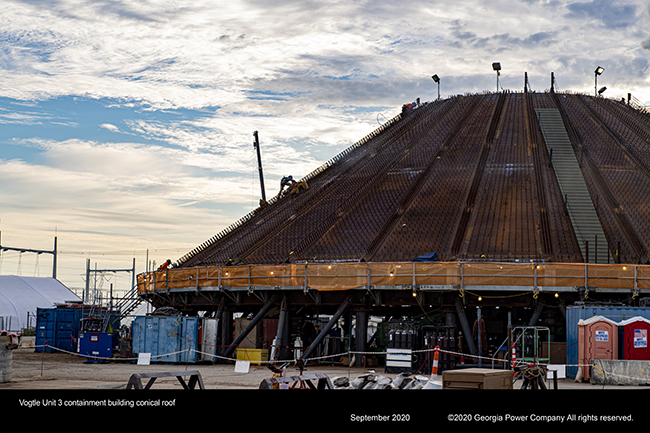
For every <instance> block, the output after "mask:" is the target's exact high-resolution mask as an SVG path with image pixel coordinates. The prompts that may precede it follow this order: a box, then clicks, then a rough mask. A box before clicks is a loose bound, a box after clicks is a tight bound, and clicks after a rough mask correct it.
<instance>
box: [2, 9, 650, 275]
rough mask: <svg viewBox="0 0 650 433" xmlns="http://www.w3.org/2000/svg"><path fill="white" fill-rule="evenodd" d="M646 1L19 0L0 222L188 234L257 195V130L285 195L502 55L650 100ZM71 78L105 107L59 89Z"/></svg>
mask: <svg viewBox="0 0 650 433" xmlns="http://www.w3.org/2000/svg"><path fill="white" fill-rule="evenodd" d="M649 16H650V9H648V6H647V4H646V2H645V1H643V0H616V1H613V2H606V1H604V0H584V1H572V0H521V1H511V0H495V1H492V2H489V3H486V2H479V1H476V0H459V1H456V2H442V1H413V2H407V3H396V2H390V1H372V2H371V1H357V2H348V1H338V2H321V1H315V0H312V1H306V2H288V1H278V2H268V1H261V0H259V1H254V0H248V1H246V0H235V1H229V2H219V3H215V2H213V1H210V0H197V1H194V2H192V3H187V4H183V3H181V4H179V3H178V2H126V1H90V0H54V1H52V0H36V1H34V0H30V1H26V0H25V1H21V0H7V1H5V2H4V3H3V13H2V14H1V15H0V83H1V84H2V85H0V98H5V99H6V100H9V101H11V102H12V104H4V105H0V128H3V132H4V134H3V138H2V140H4V143H10V144H12V146H11V150H12V152H13V153H12V156H5V155H4V154H0V158H4V159H0V181H1V182H3V183H2V184H3V185H9V187H5V188H3V189H2V190H1V191H0V200H2V203H3V204H4V206H3V208H2V209H0V220H1V221H2V224H3V227H4V230H3V238H5V236H11V235H10V234H8V232H10V231H11V230H10V228H15V229H17V230H19V231H21V232H26V231H30V233H31V234H32V235H33V236H36V235H43V234H44V233H48V234H49V233H50V232H51V230H52V227H53V226H58V227H59V229H60V230H61V232H62V233H65V237H66V238H68V241H69V242H71V243H72V239H74V245H75V247H74V249H75V251H77V250H78V251H85V250H89V249H95V250H99V249H108V250H120V251H123V250H125V249H126V250H129V249H131V248H133V249H135V248H139V249H143V248H149V247H152V248H154V245H155V246H161V250H164V251H165V253H164V255H165V256H166V255H167V252H169V251H173V249H174V248H177V247H175V246H176V245H183V246H184V247H188V249H189V247H192V246H194V245H195V244H196V242H201V241H203V240H204V239H206V238H208V237H209V236H211V235H213V234H214V233H215V232H217V231H219V230H220V229H221V228H222V227H224V226H226V225H228V224H230V223H231V222H232V221H233V220H234V219H236V218H238V217H239V216H242V215H243V214H244V213H246V212H248V211H249V210H250V209H251V207H252V206H254V204H255V202H256V201H257V197H258V195H259V192H258V189H259V184H258V180H257V177H256V176H257V161H256V159H255V154H254V151H253V147H252V142H253V136H252V133H253V131H255V130H257V131H259V133H260V141H261V146H262V147H261V149H262V159H263V164H264V173H265V179H266V189H267V193H268V195H271V194H275V193H276V192H277V190H278V189H279V184H278V183H277V182H278V181H279V178H280V177H281V176H284V175H288V174H291V175H293V176H294V177H300V176H304V175H306V174H307V173H309V172H310V171H311V170H313V169H315V168H316V167H318V166H319V165H320V164H322V163H323V162H324V161H326V160H328V159H330V158H331V157H333V156H335V154H336V153H338V152H339V151H341V150H343V149H344V148H346V147H347V146H349V145H351V144H352V143H353V142H355V141H357V140H359V139H361V138H362V137H363V136H365V135H366V134H368V133H369V132H371V131H372V130H373V129H374V128H376V127H377V126H378V123H379V122H378V119H381V120H382V121H383V120H385V118H391V117H393V116H394V115H396V114H397V113H398V111H399V108H400V107H401V105H402V104H404V103H407V102H411V101H413V100H414V99H415V98H418V97H420V98H422V100H425V101H426V100H431V99H434V98H435V97H436V93H437V89H436V86H435V84H434V83H433V82H432V80H431V78H430V77H431V75H432V74H434V73H436V74H438V75H439V76H440V77H441V79H442V81H441V93H442V96H443V97H446V96H447V95H454V94H459V93H466V92H481V91H484V90H493V89H494V84H495V77H494V72H493V71H492V68H491V64H492V62H495V61H499V62H501V64H502V66H503V71H502V76H501V85H502V86H503V87H504V88H510V89H513V90H520V89H522V88H523V75H524V72H528V76H529V80H530V82H531V85H532V86H533V88H534V89H535V90H540V91H541V90H544V89H546V88H548V87H549V86H550V73H551V72H554V73H555V76H556V79H557V83H558V86H559V88H560V89H561V90H574V91H584V92H591V91H592V89H593V70H594V68H595V66H597V65H601V66H603V67H605V69H606V72H605V74H603V76H602V77H601V78H600V79H599V83H601V82H602V83H603V85H606V86H607V87H608V93H609V95H610V96H611V97H617V98H620V97H621V96H626V95H627V93H628V92H632V93H633V95H634V96H635V97H636V98H638V99H639V100H641V101H642V102H644V103H646V104H649V105H650V82H649V79H648V62H649V61H650V49H648V46H649V42H648V41H649V40H650V39H649V38H650V32H648V30H647V29H648V28H650V18H649ZM70 97H72V98H80V99H83V100H92V101H96V102H97V103H96V104H95V105H93V106H92V107H91V108H92V109H95V108H97V111H98V112H97V113H92V112H89V113H86V112H84V113H76V112H74V110H75V109H76V108H75V107H73V108H70V107H69V106H68V107H65V108H61V111H59V110H57V109H56V108H55V107H56V106H57V98H60V99H64V98H70ZM48 100H51V101H53V102H52V104H51V105H48V108H47V109H40V107H39V102H42V101H48ZM18 103H23V105H19V104H18ZM84 107H86V106H84ZM98 107H99V108H98ZM27 126H29V127H30V128H29V129H28V128H27ZM21 127H23V129H20V128H21ZM93 134H95V135H93ZM7 203H8V204H9V205H6V204H7ZM188 228H190V229H188ZM27 241H34V238H26V242H27ZM89 243H91V244H92V245H93V246H92V248H89V247H88V246H87V245H88V244H89ZM127 245H128V248H123V246H127ZM163 246H164V248H163ZM184 252H185V251H182V252H181V253H179V254H176V255H175V257H174V254H171V255H172V257H171V258H172V259H174V258H176V257H179V256H180V255H182V254H183V253H184ZM161 254H163V253H161ZM166 258H168V257H164V259H166ZM3 272H4V271H3Z"/></svg>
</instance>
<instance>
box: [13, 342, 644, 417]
mask: <svg viewBox="0 0 650 433" xmlns="http://www.w3.org/2000/svg"><path fill="white" fill-rule="evenodd" d="M193 370H197V371H199V373H200V374H201V378H202V380H203V384H204V388H205V390H206V391H204V390H198V391H194V390H193V391H184V390H183V388H182V385H181V384H180V382H179V381H178V379H176V378H175V377H164V378H158V379H156V381H155V383H154V384H153V386H152V388H151V389H150V390H146V391H121V390H125V388H126V387H127V384H128V382H129V378H130V377H131V375H133V374H135V373H160V372H186V371H193ZM367 372H368V370H367V369H364V368H361V367H345V366H329V365H317V364H314V365H309V364H308V365H307V367H306V369H305V370H304V371H303V372H302V373H303V375H311V374H316V373H319V374H324V375H327V377H329V378H330V380H331V381H332V382H334V381H335V380H336V379H337V378H348V379H349V380H354V379H355V378H358V377H359V376H362V375H363V374H365V373H367ZM299 374H300V371H298V370H297V369H296V368H295V367H294V366H291V367H289V368H287V370H286V375H287V376H297V375H299ZM376 374H378V375H383V376H387V377H389V378H391V380H394V379H395V378H397V376H398V375H397V374H387V373H385V372H384V369H383V367H379V368H377V369H376ZM272 375H273V372H272V371H271V370H270V369H269V368H267V367H266V366H260V365H254V364H251V365H250V368H249V369H248V371H246V372H237V371H235V365H234V364H188V365H179V364H174V365H171V364H161V363H152V364H150V365H137V364H136V363H128V362H124V361H111V362H108V363H93V362H87V361H86V360H85V359H83V358H80V357H79V356H78V355H74V354H69V353H37V352H35V351H34V349H33V348H18V349H16V350H13V351H12V366H11V379H10V380H9V381H8V382H3V383H0V404H1V405H2V407H3V410H4V411H6V412H5V413H6V414H7V415H8V414H10V413H11V414H12V416H15V417H18V416H20V417H21V418H23V419H33V420H34V421H36V420H38V419H39V418H38V417H39V414H40V413H41V412H42V410H43V409H47V410H48V412H47V413H48V414H49V413H50V409H52V411H51V414H52V415H53V416H55V417H56V416H59V417H61V416H63V415H64V414H65V415H68V414H69V415H70V416H71V417H73V418H74V419H80V417H83V416H88V417H89V418H90V419H95V420H97V419H100V418H97V417H96V414H97V412H98V411H102V412H101V415H103V414H104V413H105V412H104V411H107V413H108V414H110V415H111V416H114V415H117V412H116V411H119V413H124V412H127V411H131V410H137V411H138V414H144V416H137V417H129V420H130V421H129V425H131V426H132V425H134V424H133V423H134V422H135V421H134V420H138V422H140V421H143V423H144V424H143V425H144V426H147V427H149V428H150V427H151V425H152V424H151V423H152V422H153V421H154V420H161V422H162V425H163V426H165V423H166V422H168V421H166V420H168V417H169V416H176V414H186V416H187V414H197V415H196V416H193V418H192V420H193V424H195V419H198V418H200V417H203V418H205V417H206V416H207V417H214V419H218V420H225V419H228V420H230V419H236V420H237V421H238V425H239V426H246V427H247V428H250V427H253V426H259V427H260V428H266V427H268V426H269V425H270V424H269V420H276V422H277V421H278V420H285V421H286V420H291V421H292V422H293V423H295V425H301V426H306V425H309V426H312V425H314V423H317V424H318V423H325V424H326V425H328V426H330V427H332V426H334V425H336V426H348V427H359V426H363V427H368V426H371V428H373V429H376V427H378V425H377V424H385V422H390V424H394V423H398V424H402V426H403V425H404V424H415V425H432V423H433V424H436V425H441V424H445V423H446V424H449V423H452V424H458V423H459V422H461V424H466V425H465V426H464V427H469V425H467V424H474V426H476V424H494V423H497V422H499V423H500V422H507V421H508V418H507V417H511V416H514V415H517V416H520V417H523V418H524V419H526V420H527V421H529V422H535V423H539V422H541V418H539V417H538V415H536V414H539V413H545V414H552V415H553V416H557V419H561V417H565V418H566V417H567V416H568V415H569V414H572V415H571V416H574V419H573V420H572V422H571V424H575V425H574V427H573V428H583V427H585V424H584V423H585V422H587V421H582V422H580V421H581V420H580V419H578V420H576V418H575V416H580V417H583V418H582V419H586V418H585V417H595V418H589V419H593V420H595V419H597V417H598V416H601V415H603V414H605V415H608V416H609V415H611V416H617V417H625V418H624V420H623V424H624V425H625V426H627V427H629V426H630V424H632V422H634V423H636V422H638V421H642V420H643V422H646V420H647V416H646V414H645V409H644V408H643V407H641V406H638V407H634V406H631V405H630V403H628V402H633V401H636V402H638V401H639V400H638V398H637V397H636V396H637V395H639V394H638V392H637V391H631V392H627V393H626V392H620V391H612V392H609V393H608V392H607V391H604V392H605V394H603V390H614V389H615V390H624V389H637V390H639V389H650V387H627V386H602V385H590V384H589V383H576V382H575V381H573V380H570V379H560V380H558V390H557V391H556V390H553V388H552V383H551V381H549V382H548V383H547V386H548V387H549V390H545V391H542V390H537V391H534V390H526V391H524V390H520V387H521V384H520V383H519V382H515V385H514V387H513V391H489V390H486V391H478V392H471V391H462V390H461V391H446V390H442V391H435V390H431V391H427V390H417V391H415V390H414V391H404V390H399V391H390V392H382V391H365V390H362V391H352V392H345V391H338V390H334V391H312V392H310V391H307V393H305V392H302V393H301V392H298V391H295V392H294V391H270V392H268V391H267V392H265V391H256V390H258V389H259V388H260V384H261V383H262V382H263V381H264V380H265V379H269V378H271V377H272ZM184 379H185V380H188V379H189V377H184ZM147 382H148V379H142V384H143V385H146V383H147ZM314 382H316V381H314ZM515 390H516V391H515ZM573 390H577V393H576V392H573ZM583 391H586V392H583ZM513 392H514V393H515V394H513ZM619 397H620V398H619ZM596 400H598V401H600V400H608V401H617V402H618V405H617V406H613V405H612V404H611V403H608V404H607V408H606V410H605V409H602V408H601V409H598V410H597V409H595V407H596V406H594V404H593V402H594V401H596ZM97 405H99V407H98V406H97ZM155 410H159V412H156V414H158V413H160V414H161V416H160V417H158V416H156V417H152V416H146V414H151V413H153V412H152V411H155ZM172 410H173V411H172ZM42 413H46V412H42ZM199 415H200V416H199ZM24 417H27V418H24ZM30 417H31V418H30ZM532 417H537V418H535V419H533V418H532ZM43 418H44V417H43ZM504 420H505V421H504ZM565 421H566V420H565ZM214 422H215V421H212V422H211V423H210V425H213V424H214ZM553 422H554V423H559V422H560V421H557V420H556V421H553ZM271 424H272V423H271ZM509 424H510V425H511V426H512V423H509ZM517 425H518V426H521V425H523V422H518V423H517ZM545 425H546V426H547V427H551V426H550V425H549V424H545ZM608 425H612V423H608ZM213 426H214V425H213ZM450 427H458V425H456V426H450ZM587 427H588V425H587Z"/></svg>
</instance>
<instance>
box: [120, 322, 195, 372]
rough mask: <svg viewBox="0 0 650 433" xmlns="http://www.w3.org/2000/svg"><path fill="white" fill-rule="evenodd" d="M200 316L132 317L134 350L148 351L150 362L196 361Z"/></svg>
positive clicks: (137, 352)
mask: <svg viewBox="0 0 650 433" xmlns="http://www.w3.org/2000/svg"><path fill="white" fill-rule="evenodd" d="M199 320H200V319H199V318H198V317H184V316H138V317H136V318H135V319H134V320H133V325H132V326H133V330H132V332H133V353H135V354H140V353H150V354H151V362H164V363H184V362H191V363H194V362H196V358H197V351H198V346H199Z"/></svg>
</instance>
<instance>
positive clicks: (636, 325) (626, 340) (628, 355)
mask: <svg viewBox="0 0 650 433" xmlns="http://www.w3.org/2000/svg"><path fill="white" fill-rule="evenodd" d="M618 325H619V326H620V327H621V330H622V332H621V337H622V340H623V341H622V342H621V343H622V351H623V353H622V355H623V356H622V358H623V359H634V360H650V348H648V334H650V320H648V319H646V318H645V317H641V316H637V317H632V318H630V319H627V320H624V321H622V322H620V323H619V324H618Z"/></svg>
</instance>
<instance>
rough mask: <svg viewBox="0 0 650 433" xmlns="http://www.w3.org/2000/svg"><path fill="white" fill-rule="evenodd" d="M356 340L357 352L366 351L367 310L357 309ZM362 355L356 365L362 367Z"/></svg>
mask: <svg viewBox="0 0 650 433" xmlns="http://www.w3.org/2000/svg"><path fill="white" fill-rule="evenodd" d="M356 316H357V317H356V319H357V320H356V327H355V329H356V332H355V336H356V341H355V345H354V348H355V350H356V351H357V352H360V353H364V352H365V351H366V349H367V347H366V346H367V344H366V342H367V341H368V313H367V312H366V311H357V312H356ZM364 356H365V355H361V356H358V357H357V361H356V364H355V365H356V366H357V367H360V366H362V365H363V357H364Z"/></svg>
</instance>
